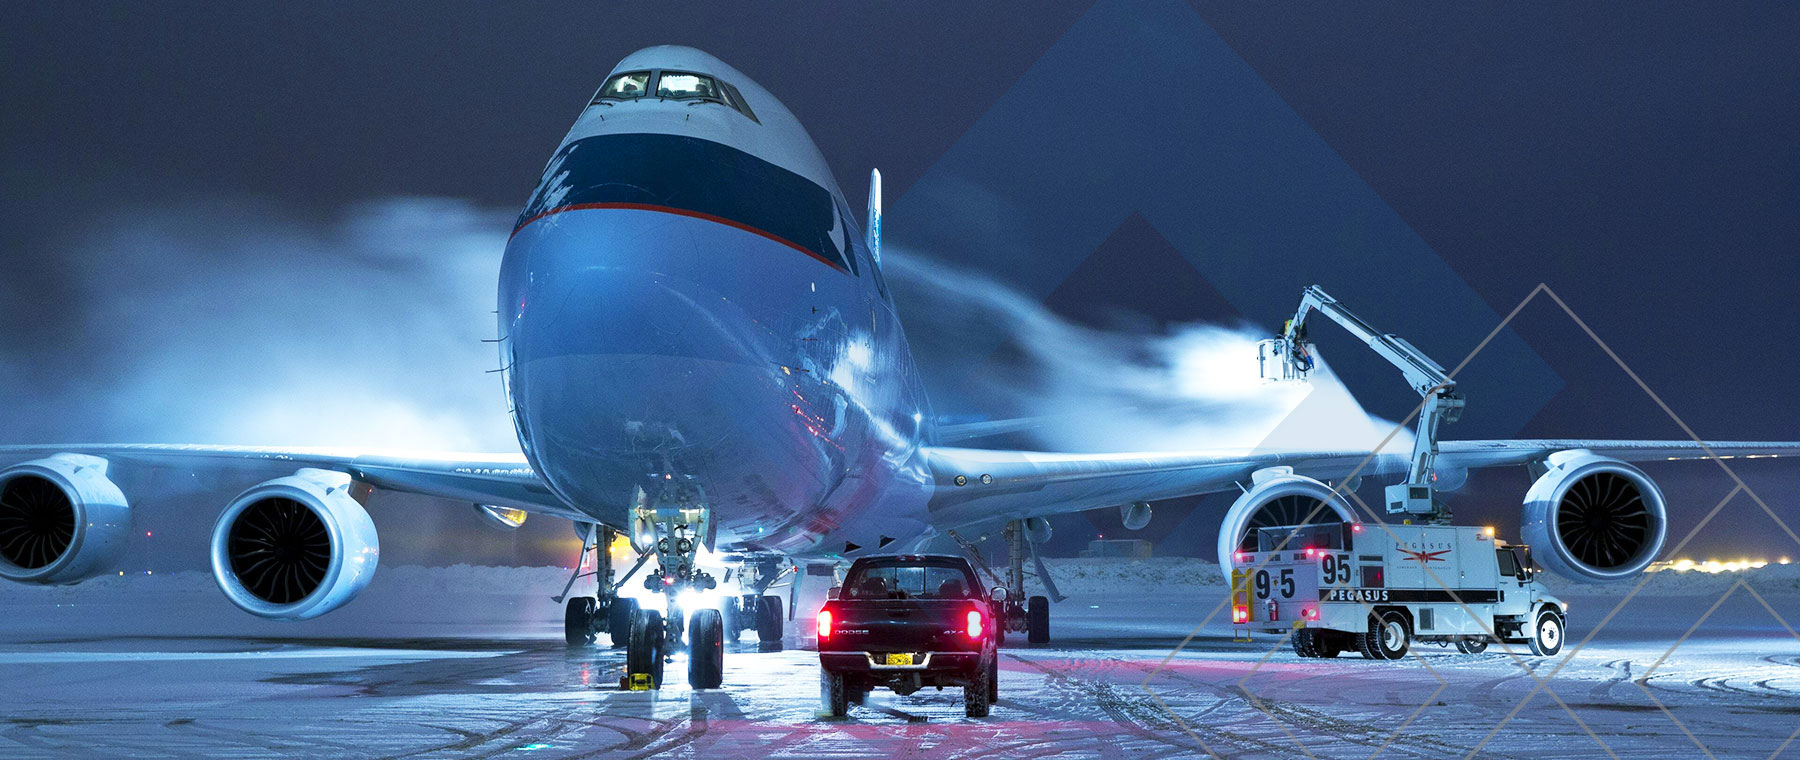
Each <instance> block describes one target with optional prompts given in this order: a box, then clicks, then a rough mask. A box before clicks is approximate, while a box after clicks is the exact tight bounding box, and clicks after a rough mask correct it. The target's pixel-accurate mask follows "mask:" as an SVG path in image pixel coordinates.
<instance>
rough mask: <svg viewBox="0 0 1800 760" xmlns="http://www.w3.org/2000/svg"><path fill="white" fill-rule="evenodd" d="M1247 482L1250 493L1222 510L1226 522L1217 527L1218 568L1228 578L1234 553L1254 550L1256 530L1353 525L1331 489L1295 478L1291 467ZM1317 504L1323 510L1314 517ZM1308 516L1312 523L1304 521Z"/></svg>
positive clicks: (1260, 473)
mask: <svg viewBox="0 0 1800 760" xmlns="http://www.w3.org/2000/svg"><path fill="white" fill-rule="evenodd" d="M1250 483H1251V484H1250V490H1248V491H1245V492H1244V494H1243V495H1242V496H1239V497H1238V498H1237V501H1234V502H1232V503H1231V509H1228V510H1226V511H1225V521H1224V522H1222V523H1220V524H1219V567H1220V569H1222V570H1224V571H1225V573H1226V575H1227V577H1230V572H1231V556H1232V554H1233V553H1235V552H1239V551H1255V550H1256V535H1255V533H1254V531H1255V530H1256V529H1258V528H1272V527H1275V526H1278V525H1322V524H1325V523H1334V522H1356V513H1355V512H1354V511H1352V510H1351V509H1350V506H1349V505H1347V504H1345V503H1344V500H1343V499H1341V498H1339V497H1338V496H1337V494H1336V493H1334V492H1333V491H1332V490H1331V486H1328V485H1325V484H1324V483H1321V482H1319V481H1317V480H1314V479H1312V478H1309V477H1306V476H1305V475H1295V474H1294V468H1292V467H1269V468H1265V469H1261V470H1257V471H1256V472H1255V473H1254V474H1252V475H1251V476H1250ZM1319 502H1324V503H1325V507H1326V508H1325V509H1323V510H1319V512H1318V513H1317V514H1314V513H1313V511H1314V510H1315V509H1318V507H1319ZM1309 515H1311V517H1312V519H1311V520H1308V519H1307V516H1309Z"/></svg>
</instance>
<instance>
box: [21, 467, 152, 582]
mask: <svg viewBox="0 0 1800 760" xmlns="http://www.w3.org/2000/svg"><path fill="white" fill-rule="evenodd" d="M106 467H107V462H106V460H104V459H101V458H99V457H91V456H87V455H84V454H57V455H55V456H51V457H47V458H44V459H37V460H33V461H30V462H24V463H21V464H16V465H13V466H11V467H8V468H6V469H5V470H4V471H0V578H6V579H7V580H14V581H22V582H25V583H76V582H79V581H83V580H86V579H88V578H92V577H94V576H96V575H99V574H100V573H104V572H107V571H109V570H112V569H113V568H114V567H116V563H117V562H118V559H119V555H121V554H123V553H124V551H125V546H126V542H127V540H128V539H129V538H130V536H131V508H130V506H129V505H128V504H126V503H125V495H124V494H123V493H121V492H120V491H119V487H118V486H117V485H114V484H113V482H112V481H110V480H107V478H106Z"/></svg>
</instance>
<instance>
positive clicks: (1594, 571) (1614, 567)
mask: <svg viewBox="0 0 1800 760" xmlns="http://www.w3.org/2000/svg"><path fill="white" fill-rule="evenodd" d="M1546 464H1547V466H1548V468H1549V469H1548V471H1547V472H1545V473H1544V474H1543V475H1541V476H1539V477H1538V479H1537V482H1535V483H1532V484H1531V490H1530V491H1527V492H1526V493H1525V514H1524V519H1523V524H1522V525H1521V526H1520V533H1521V534H1522V535H1523V536H1524V538H1525V542H1526V543H1527V544H1530V545H1531V546H1532V548H1533V549H1535V550H1536V551H1534V552H1533V554H1534V555H1535V556H1536V558H1537V560H1538V561H1539V562H1541V563H1543V565H1544V567H1545V569H1547V570H1550V571H1552V572H1554V573H1556V574H1557V575H1561V576H1563V577H1566V578H1570V579H1573V580H1581V581H1610V580H1618V579H1620V578H1628V577H1631V576H1633V575H1636V574H1638V573H1639V572H1642V571H1643V569H1644V568H1646V567H1648V566H1649V565H1650V563H1651V562H1653V561H1655V560H1656V557H1657V555H1658V554H1661V553H1662V548H1663V541H1664V539H1666V538H1667V537H1668V532H1669V517H1668V511H1667V508H1666V506H1665V504H1664V502H1663V495H1662V490H1661V489H1659V488H1657V487H1656V483H1655V482H1653V481H1651V480H1650V477H1649V476H1648V475H1645V474H1644V472H1643V471H1642V470H1639V469H1638V468H1636V467H1633V466H1631V465H1629V464H1627V463H1625V462H1621V461H1619V460H1617V459H1610V458H1607V457H1603V456H1600V455H1598V454H1595V453H1593V452H1591V451H1587V450H1584V449H1574V450H1570V451H1559V452H1556V453H1555V454H1551V455H1550V457H1549V459H1548V461H1547V462H1546Z"/></svg>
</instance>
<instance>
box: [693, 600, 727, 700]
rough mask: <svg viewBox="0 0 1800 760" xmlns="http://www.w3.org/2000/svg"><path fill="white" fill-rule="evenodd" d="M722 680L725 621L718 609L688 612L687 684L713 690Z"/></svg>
mask: <svg viewBox="0 0 1800 760" xmlns="http://www.w3.org/2000/svg"><path fill="white" fill-rule="evenodd" d="M723 683H725V620H724V618H723V617H722V616H720V614H719V611H718V610H694V611H693V612H692V613H690V614H689V615H688V686H691V687H693V688H696V689H717V688H719V686H720V685H721V684H723Z"/></svg>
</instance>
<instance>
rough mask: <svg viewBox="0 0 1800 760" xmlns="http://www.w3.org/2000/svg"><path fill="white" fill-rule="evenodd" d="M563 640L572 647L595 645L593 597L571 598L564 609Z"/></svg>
mask: <svg viewBox="0 0 1800 760" xmlns="http://www.w3.org/2000/svg"><path fill="white" fill-rule="evenodd" d="M563 640H564V641H567V642H568V643H569V646H572V647H573V646H581V645H583V644H592V643H594V598H593V597H591V596H571V597H569V601H568V603H567V604H566V605H564V607H563Z"/></svg>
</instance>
